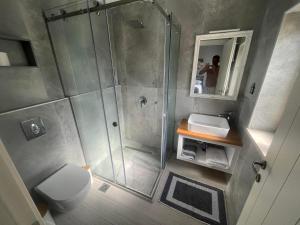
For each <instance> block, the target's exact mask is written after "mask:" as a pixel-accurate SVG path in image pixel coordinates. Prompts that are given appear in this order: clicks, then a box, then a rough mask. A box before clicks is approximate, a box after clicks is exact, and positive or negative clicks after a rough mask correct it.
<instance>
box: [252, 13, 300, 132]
mask: <svg viewBox="0 0 300 225" xmlns="http://www.w3.org/2000/svg"><path fill="white" fill-rule="evenodd" d="M299 27H300V12H298V13H289V14H287V15H286V17H285V19H284V21H283V22H282V25H281V30H280V32H279V35H278V38H277V41H276V45H275V48H274V51H273V53H272V58H271V60H270V64H269V66H268V70H267V73H266V76H265V79H264V83H263V85H262V87H261V91H260V93H259V97H258V99H257V102H256V105H255V109H254V111H253V115H252V118H251V121H250V128H252V129H258V130H263V131H269V132H275V131H276V129H277V127H278V124H279V122H280V119H281V117H282V115H283V113H284V110H285V105H286V103H287V100H288V97H289V95H290V92H291V91H292V88H293V85H294V82H295V80H296V79H297V77H298V75H299V71H300V65H299V63H298V62H299V61H300V55H299V51H300V43H299V38H300V29H299ZM270 103H271V106H272V107H270Z"/></svg>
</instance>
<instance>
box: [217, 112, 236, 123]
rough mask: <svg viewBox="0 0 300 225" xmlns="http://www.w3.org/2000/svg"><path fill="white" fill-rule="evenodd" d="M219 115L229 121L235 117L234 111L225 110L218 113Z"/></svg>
mask: <svg viewBox="0 0 300 225" xmlns="http://www.w3.org/2000/svg"><path fill="white" fill-rule="evenodd" d="M218 117H223V118H225V119H226V120H227V121H228V122H231V121H232V119H233V112H232V111H225V112H224V113H220V114H218Z"/></svg>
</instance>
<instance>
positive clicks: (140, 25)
mask: <svg viewBox="0 0 300 225" xmlns="http://www.w3.org/2000/svg"><path fill="white" fill-rule="evenodd" d="M128 24H129V25H130V26H131V27H132V28H134V29H143V28H145V26H144V24H143V21H142V20H140V19H136V20H129V21H128Z"/></svg>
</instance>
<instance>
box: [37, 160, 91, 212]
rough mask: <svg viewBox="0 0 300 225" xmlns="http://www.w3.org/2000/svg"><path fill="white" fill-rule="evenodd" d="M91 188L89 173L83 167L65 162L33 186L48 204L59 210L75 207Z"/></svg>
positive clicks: (63, 210)
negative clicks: (61, 166) (65, 163)
mask: <svg viewBox="0 0 300 225" xmlns="http://www.w3.org/2000/svg"><path fill="white" fill-rule="evenodd" d="M90 188H91V176H90V173H89V172H88V171H86V170H84V169H83V168H81V167H79V166H76V165H72V164H67V165H65V166H64V167H63V168H61V169H60V170H58V171H57V172H55V173H54V174H52V175H51V176H50V177H48V178H47V179H46V180H44V181H43V182H42V183H40V184H39V185H38V186H36V187H35V190H36V192H37V193H39V194H40V195H41V196H42V197H43V198H44V199H45V200H46V201H47V202H48V204H49V206H50V208H51V209H54V210H56V211H59V212H65V211H67V210H70V209H73V208H75V207H76V206H77V205H78V204H79V203H80V202H81V201H82V200H83V199H84V198H85V196H86V195H87V193H88V192H89V190H90Z"/></svg>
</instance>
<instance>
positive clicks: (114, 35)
mask: <svg viewBox="0 0 300 225" xmlns="http://www.w3.org/2000/svg"><path fill="white" fill-rule="evenodd" d="M128 2H129V1H128V0H126V1H120V4H114V3H113V5H110V4H107V5H104V6H103V5H102V6H100V5H95V2H92V1H85V0H84V1H82V2H74V3H72V4H68V5H63V6H61V7H60V6H57V7H54V8H52V9H50V10H47V11H46V12H45V15H46V17H47V18H48V21H47V22H48V23H47V25H48V28H49V33H50V37H51V41H52V45H53V48H54V52H55V56H56V60H57V64H58V68H59V71H60V75H61V80H62V83H63V87H64V91H65V95H66V97H68V98H69V99H70V102H71V104H72V108H73V112H74V117H75V119H76V123H77V127H78V132H79V135H80V139H81V143H82V147H83V150H84V155H85V159H86V161H87V164H89V165H90V166H91V168H92V172H93V174H94V175H97V176H100V177H102V178H105V179H107V180H109V181H111V182H115V183H117V184H119V185H122V186H124V187H127V188H129V189H131V190H133V191H135V192H138V193H140V194H142V195H144V196H148V197H152V196H153V194H154V190H155V187H156V185H157V183H158V180H159V176H160V173H161V169H163V168H164V166H165V161H166V159H167V155H168V153H170V152H171V150H172V149H173V135H174V122H175V119H174V113H175V97H176V80H177V79H176V73H177V60H178V50H179V38H180V27H179V26H178V25H176V24H175V23H172V21H173V19H172V18H173V16H172V15H168V14H166V13H165V12H164V10H163V9H162V8H160V7H157V5H156V4H157V3H150V2H143V1H134V0H133V1H132V2H131V3H128ZM123 3H125V4H123ZM111 6H113V7H111ZM69 12H70V13H71V12H72V13H71V15H70V16H66V14H68V13H69ZM74 12H77V13H74ZM53 15H54V16H53ZM54 17H57V18H54ZM53 18H54V19H53Z"/></svg>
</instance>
